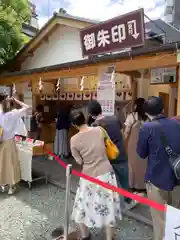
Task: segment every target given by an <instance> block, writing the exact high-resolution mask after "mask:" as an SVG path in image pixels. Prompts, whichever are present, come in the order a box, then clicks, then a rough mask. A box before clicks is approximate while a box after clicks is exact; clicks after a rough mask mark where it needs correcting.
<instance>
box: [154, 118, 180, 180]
mask: <svg viewBox="0 0 180 240" xmlns="http://www.w3.org/2000/svg"><path fill="white" fill-rule="evenodd" d="M156 123H158V125H159V126H160V123H159V122H158V121H156ZM177 124H179V123H177ZM177 128H178V126H177ZM179 129H180V124H179ZM160 139H161V143H162V145H163V146H164V149H165V151H166V153H167V155H168V156H169V163H170V165H171V167H172V169H173V171H174V174H175V176H176V179H177V180H178V181H180V154H177V153H175V152H173V150H172V148H171V147H170V146H169V142H168V139H167V137H166V135H165V133H164V131H163V130H162V128H161V126H160Z"/></svg>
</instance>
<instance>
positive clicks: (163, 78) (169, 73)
mask: <svg viewBox="0 0 180 240" xmlns="http://www.w3.org/2000/svg"><path fill="white" fill-rule="evenodd" d="M174 82H176V67H171V68H154V69H151V82H150V83H151V84H160V83H174Z"/></svg>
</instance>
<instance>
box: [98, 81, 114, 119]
mask: <svg viewBox="0 0 180 240" xmlns="http://www.w3.org/2000/svg"><path fill="white" fill-rule="evenodd" d="M97 100H98V102H100V104H101V107H102V114H103V115H104V116H112V115H114V105H115V88H113V87H112V86H104V87H103V86H102V87H99V88H98V90H97Z"/></svg>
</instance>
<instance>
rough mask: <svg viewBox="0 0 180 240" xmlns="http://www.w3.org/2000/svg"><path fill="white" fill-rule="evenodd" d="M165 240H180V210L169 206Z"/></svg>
mask: <svg viewBox="0 0 180 240" xmlns="http://www.w3.org/2000/svg"><path fill="white" fill-rule="evenodd" d="M163 240H180V210H179V209H177V208H173V207H171V206H167V212H166V225H165V237H164V239H163Z"/></svg>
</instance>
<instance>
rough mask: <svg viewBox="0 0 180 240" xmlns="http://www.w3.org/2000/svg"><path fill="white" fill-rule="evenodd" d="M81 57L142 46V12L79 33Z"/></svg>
mask: <svg viewBox="0 0 180 240" xmlns="http://www.w3.org/2000/svg"><path fill="white" fill-rule="evenodd" d="M80 38H81V45H82V54H83V56H89V55H95V54H102V53H107V52H113V51H118V50H121V49H124V48H131V47H140V46H143V45H144V10H143V9H139V10H136V11H133V12H130V13H127V14H125V15H121V16H119V17H117V18H113V19H110V20H108V21H105V22H102V23H99V24H95V25H92V26H90V27H87V28H84V29H82V30H81V31H80Z"/></svg>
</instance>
